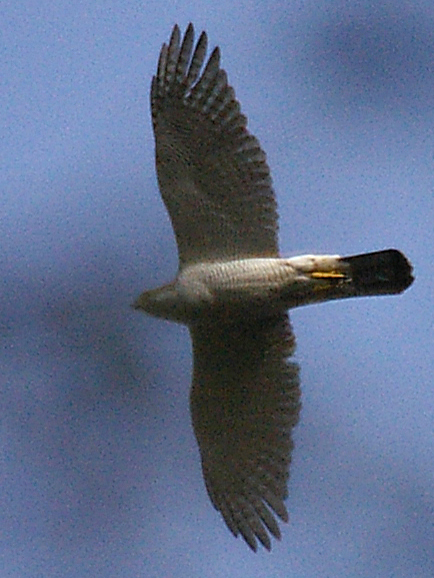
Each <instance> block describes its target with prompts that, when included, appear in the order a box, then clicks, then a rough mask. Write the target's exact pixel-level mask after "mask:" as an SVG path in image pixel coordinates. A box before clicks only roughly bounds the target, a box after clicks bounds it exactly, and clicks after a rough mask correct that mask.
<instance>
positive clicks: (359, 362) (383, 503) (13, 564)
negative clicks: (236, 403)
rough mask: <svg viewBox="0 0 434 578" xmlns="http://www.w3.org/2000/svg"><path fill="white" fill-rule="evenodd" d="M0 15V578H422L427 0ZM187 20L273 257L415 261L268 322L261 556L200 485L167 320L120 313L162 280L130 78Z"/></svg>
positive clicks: (143, 130) (151, 175)
mask: <svg viewBox="0 0 434 578" xmlns="http://www.w3.org/2000/svg"><path fill="white" fill-rule="evenodd" d="M288 6H290V8H289V7H288ZM1 13H2V16H1V21H2V30H1V58H0V79H1V81H0V82H1V84H2V91H1V92H2V101H1V102H2V105H1V107H0V126H1V130H0V134H1V139H0V158H1V164H0V179H1V182H0V209H1V210H0V242H1V251H0V271H1V277H0V279H1V281H0V284H1V287H2V290H1V303H2V304H1V307H0V332H1V336H2V341H1V345H2V347H1V354H0V385H1V387H0V392H1V405H0V408H1V409H0V411H1V426H2V427H1V432H2V435H1V440H0V441H1V448H2V462H1V477H2V488H1V498H0V504H1V520H2V522H1V524H0V535H1V538H0V549H1V550H0V554H1V560H2V562H1V564H2V567H3V569H2V571H1V575H2V576H5V577H8V578H9V577H10V578H15V577H20V578H35V577H41V578H42V577H44V578H45V577H48V578H51V577H57V576H58V577H62V578H72V577H74V578H75V577H77V578H80V577H85V576H92V577H94V578H107V577H108V576H110V577H112V576H113V577H118V576H119V577H122V578H133V577H138V576H145V577H146V578H171V577H173V576H176V577H178V578H211V577H212V578H224V577H227V576H231V577H232V578H239V577H243V578H245V577H250V576H251V577H255V578H266V577H267V578H268V577H271V576H272V577H277V578H279V577H282V578H283V577H284V578H288V577H292V576H294V577H297V578H311V577H330V578H348V577H353V576H354V577H363V578H365V577H366V578H368V577H369V578H371V577H374V578H376V577H379V576H382V577H383V576H390V577H391V576H393V577H401V576H402V577H409V576H410V577H412V578H427V577H428V576H432V575H434V476H433V462H434V387H433V374H434V351H433V350H434V346H433V343H434V283H433V279H434V233H433V231H434V170H433V169H434V64H433V62H434V60H433V54H434V5H433V3H432V1H431V0H426V1H425V2H424V1H420V2H396V1H395V0H391V1H390V2H383V1H380V2H374V1H372V2H364V1H355V0H354V1H349V2H348V1H343V0H342V2H339V1H333V0H328V1H326V0H315V1H314V0H307V1H306V0H291V2H270V1H268V2H267V1H266V2H263V1H260V0H257V1H254V0H250V1H248V0H246V1H240V2H233V1H232V2H229V1H227V0H222V1H221V2H218V3H216V2H214V1H212V2H211V1H208V2H192V1H188V2H187V1H181V0H178V1H174V2H161V1H155V0H151V1H149V2H143V1H142V2H139V1H134V0H122V1H115V0H106V1H102V0H94V1H92V2H91V1H80V0H79V1H77V2H66V1H57V2H53V1H50V2H48V1H47V0H38V2H36V1H31V0H28V1H24V2H12V1H6V2H3V3H2V10H1ZM189 21H193V23H194V25H195V28H196V32H197V33H199V32H200V31H201V30H202V29H206V30H207V32H208V36H209V42H210V45H211V47H212V46H215V45H216V44H218V45H220V47H221V49H222V63H223V66H224V68H225V69H226V71H227V73H228V77H229V80H230V83H231V84H232V85H233V86H234V88H235V90H236V94H237V96H238V98H239V100H240V101H241V104H242V109H243V112H244V113H245V114H246V115H247V116H248V117H249V127H250V130H251V131H252V132H253V133H254V134H255V135H256V136H257V137H258V138H259V140H260V142H261V144H262V146H263V147H264V149H265V151H266V152H267V155H268V160H269V164H270V167H271V171H272V175H273V180H274V185H275V189H276V194H277V199H278V203H279V207H280V215H281V219H280V242H281V249H282V253H283V254H285V255H294V254H300V253H306V252H323V253H327V252H330V253H340V254H354V253H358V252H364V251H372V250H379V249H385V248H389V247H396V248H398V249H401V250H402V251H404V252H405V253H406V254H407V255H408V257H409V258H410V259H411V261H412V262H413V264H414V268H415V276H416V281H415V283H414V285H413V286H412V287H411V288H410V289H409V290H408V291H407V292H406V293H404V294H403V295H402V296H398V297H382V298H367V299H359V300H349V301H346V302H334V303H330V304H326V305H321V306H312V307H307V308H301V309H299V310H296V311H294V312H292V314H291V319H292V323H293V326H294V330H295V333H296V336H297V343H298V347H297V354H296V359H297V361H298V362H299V363H300V366H301V378H302V395H303V398H302V400H303V409H302V414H301V420H300V423H299V425H298V427H297V428H296V430H295V435H294V439H295V450H294V454H293V462H292V465H291V480H290V484H289V498H288V501H287V506H288V510H289V512H290V522H289V524H288V525H285V526H284V527H283V528H282V530H283V531H282V541H281V542H280V543H274V545H273V550H272V552H271V553H268V552H266V551H264V550H262V551H260V552H258V553H257V554H256V555H255V554H253V553H252V552H251V551H250V550H249V549H248V548H247V546H246V545H245V543H244V542H243V541H242V540H236V539H235V538H233V536H232V535H231V534H230V532H229V531H228V530H227V528H226V527H225V525H224V523H223V522H222V520H221V518H220V516H219V514H218V513H217V512H216V511H215V510H214V509H213V507H212V505H211V503H210V502H209V499H208V496H207V494H206V490H205V487H204V484H203V480H202V476H201V470H200V461H199V455H198V450H197V447H196V442H195V439H194V436H193V432H192V428H191V425H190V416H189V408H188V396H189V385H190V374H191V349H190V341H189V336H188V331H187V330H186V329H185V328H183V327H181V326H177V325H175V324H169V323H166V322H163V321H158V320H153V319H150V318H147V317H145V316H144V315H141V314H139V313H137V312H134V311H132V310H131V309H130V307H129V305H130V303H131V302H132V301H133V299H134V298H135V297H137V296H138V294H139V293H140V292H142V291H143V290H144V289H146V288H152V287H155V286H157V284H159V283H163V282H167V281H169V280H171V278H172V277H173V276H174V274H175V273H176V268H177V254H176V246H175V242H174V238H173V233H172V230H171V227H170V223H169V219H168V216H167V214H166V212H165V209H164V206H163V204H162V201H161V199H160V196H159V193H158V187H157V182H156V176H155V168H154V158H153V157H154V151H153V135H152V127H151V120H150V112H149V86H150V81H151V77H152V74H153V73H154V71H155V69H156V64H157V60H158V54H159V50H160V48H161V44H162V43H163V42H165V41H167V40H168V38H169V36H170V32H171V29H172V26H173V24H174V23H175V22H177V23H179V25H180V26H181V28H182V30H184V29H185V27H186V25H187V24H188V22H189Z"/></svg>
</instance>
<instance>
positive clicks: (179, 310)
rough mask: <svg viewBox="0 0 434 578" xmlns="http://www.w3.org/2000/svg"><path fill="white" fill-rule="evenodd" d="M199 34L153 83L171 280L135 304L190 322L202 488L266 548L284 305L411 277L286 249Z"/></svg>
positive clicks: (274, 501) (180, 45)
mask: <svg viewBox="0 0 434 578" xmlns="http://www.w3.org/2000/svg"><path fill="white" fill-rule="evenodd" d="M206 52H207V35H206V33H205V32H202V34H201V35H200V37H199V40H198V42H197V44H196V45H194V29H193V26H192V25H191V24H190V25H189V26H188V28H187V30H186V32H185V35H184V37H183V39H181V35H180V30H179V27H178V26H177V25H176V26H175V27H174V28H173V31H172V35H171V37H170V41H169V43H168V44H163V47H162V49H161V52H160V58H159V62H158V70H157V73H156V75H155V76H154V77H153V79H152V86H151V110H152V120H153V127H154V133H155V150H156V167H157V175H158V183H159V187H160V191H161V196H162V197H163V201H164V203H165V205H166V208H167V210H168V212H169V215H170V218H171V221H172V225H173V229H174V231H175V235H176V241H177V245H178V253H179V270H178V274H177V276H176V278H175V280H174V281H172V282H171V283H169V284H167V285H164V286H162V287H159V288H157V289H151V290H149V291H145V292H144V293H142V294H141V295H140V297H139V298H138V299H137V301H136V302H135V303H134V307H135V308H136V309H139V310H142V311H144V312H146V313H148V314H150V315H154V316H156V317H160V318H163V319H168V320H171V321H175V322H178V323H183V324H185V325H187V326H188V328H189V330H190V334H191V339H192V344H193V359H194V362H193V380H192V387H191V394H190V406H191V414H192V422H193V427H194V432H195V435H196V439H197V442H198V445H199V450H200V455H201V460H202V471H203V476H204V480H205V485H206V488H207V491H208V494H209V497H210V499H211V502H212V503H213V505H214V506H215V508H216V509H217V510H218V511H219V512H220V513H221V515H222V516H223V519H224V521H225V522H226V524H227V526H228V528H229V529H230V530H231V532H232V533H233V534H234V535H235V536H238V535H241V536H242V537H243V538H244V540H245V541H246V542H247V544H248V545H249V546H250V548H251V549H252V550H254V551H256V549H257V544H258V540H259V542H260V543H262V544H263V546H264V547H265V548H267V549H268V550H270V548H271V540H270V537H271V536H274V537H275V538H277V539H280V529H279V526H278V523H277V518H280V520H281V521H283V522H287V521H288V513H287V510H286V507H285V504H284V500H285V498H286V497H287V482H288V477H289V464H290V461H291V450H292V447H293V443H292V439H291V432H292V428H293V427H294V426H295V425H296V423H297V421H298V417H299V412H300V387H299V378H298V367H297V365H296V363H294V362H293V361H291V360H290V358H291V356H292V355H293V352H294V346H295V340H294V335H293V333H292V330H291V326H290V324H289V319H288V314H287V310H288V309H291V308H293V307H298V306H300V305H307V304H310V303H318V302H321V301H329V300H331V299H344V298H346V297H363V296H366V295H382V294H396V293H401V292H402V291H404V290H405V289H406V288H407V287H409V285H411V283H412V282H413V276H412V267H411V265H410V263H409V262H408V260H407V259H406V258H405V256H404V255H403V254H402V253H401V252H399V251H397V250H395V249H389V250H385V251H378V252H375V253H367V254H364V255H356V256H351V257H340V256H339V255H303V256H300V257H292V258H284V257H281V256H280V255H279V249H278V241H277V229H278V225H277V208H276V200H275V195H274V191H273V188H272V183H271V178H270V171H269V167H268V164H267V161H266V156H265V153H264V151H263V150H262V149H261V147H260V144H259V142H258V140H257V139H256V138H255V137H254V136H253V135H251V134H250V133H249V131H248V130H247V119H246V117H245V116H244V115H243V114H242V113H241V110H240V105H239V103H238V101H237V99H236V97H235V93H234V90H233V88H232V87H231V86H230V85H229V84H228V80H227V76H226V72H225V71H224V70H223V69H222V68H221V67H220V51H219V48H215V49H214V50H213V52H212V53H211V56H210V57H209V59H208V61H207V62H206V65H205V66H204V62H205V57H206Z"/></svg>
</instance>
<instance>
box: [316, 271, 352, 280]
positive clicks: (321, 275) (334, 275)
mask: <svg viewBox="0 0 434 578" xmlns="http://www.w3.org/2000/svg"><path fill="white" fill-rule="evenodd" d="M311 277H313V278H314V279H344V278H345V274H344V273H340V272H339V271H314V272H313V273H311Z"/></svg>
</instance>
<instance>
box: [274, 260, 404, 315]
mask: <svg viewBox="0 0 434 578" xmlns="http://www.w3.org/2000/svg"><path fill="white" fill-rule="evenodd" d="M288 262H289V263H290V264H291V266H292V267H293V268H294V270H295V271H296V272H297V273H296V282H295V283H294V282H293V279H292V280H291V283H290V284H289V285H288V287H287V289H286V291H284V292H283V296H284V301H285V304H286V305H287V306H288V307H298V306H300V305H307V304H309V303H318V302H321V301H330V300H333V299H345V298H346V297H365V296H368V295H394V294H397V293H402V292H403V291H404V290H405V289H407V287H409V286H410V285H411V284H412V282H413V275H412V270H413V268H412V266H411V264H410V263H409V261H408V260H407V258H406V257H405V256H404V255H403V254H402V253H401V252H400V251H397V250H396V249H387V250H386V251H377V252H375V253H365V254H363V255H352V256H350V257H340V256H339V255H302V256H300V257H293V258H291V259H289V260H288Z"/></svg>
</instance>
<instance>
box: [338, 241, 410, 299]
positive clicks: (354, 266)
mask: <svg viewBox="0 0 434 578" xmlns="http://www.w3.org/2000/svg"><path fill="white" fill-rule="evenodd" d="M340 261H341V262H342V263H344V264H347V265H348V266H349V269H348V272H347V276H348V277H349V279H350V280H351V283H352V285H353V286H354V288H355V290H356V291H357V293H358V294H359V295H381V294H390V295H391V294H396V293H402V292H403V291H405V289H407V287H409V286H410V285H411V284H412V283H413V280H414V278H413V275H412V270H413V267H412V266H411V264H410V263H409V261H408V260H407V258H406V257H405V256H404V255H403V254H402V253H401V252H400V251H397V250H396V249H387V250H386V251H376V252H375V253H365V254H363V255H352V256H351V257H341V259H340Z"/></svg>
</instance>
